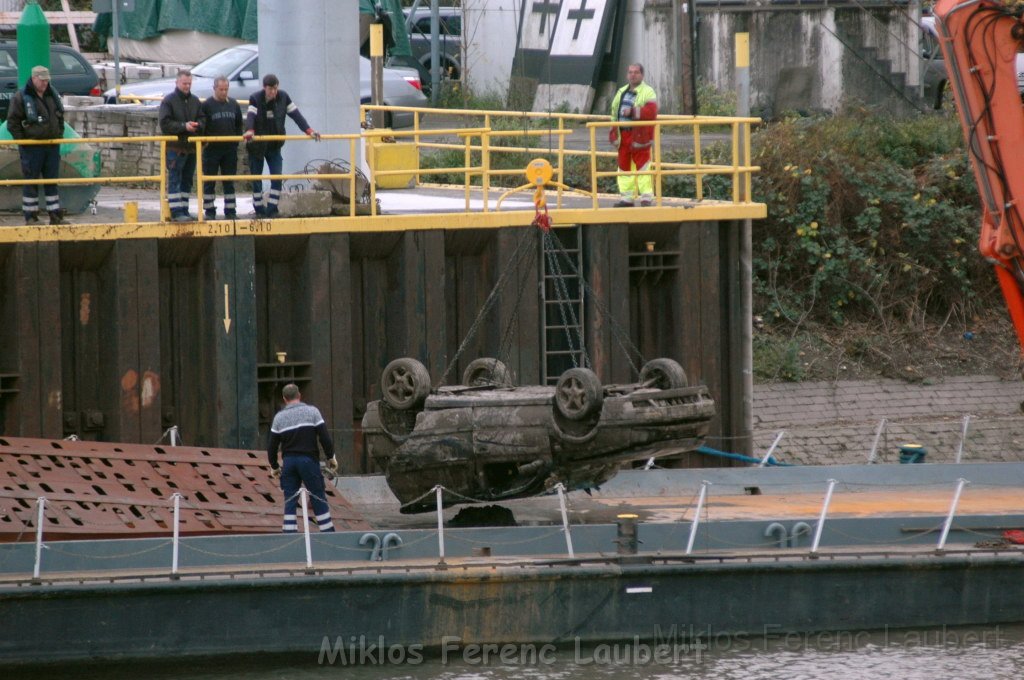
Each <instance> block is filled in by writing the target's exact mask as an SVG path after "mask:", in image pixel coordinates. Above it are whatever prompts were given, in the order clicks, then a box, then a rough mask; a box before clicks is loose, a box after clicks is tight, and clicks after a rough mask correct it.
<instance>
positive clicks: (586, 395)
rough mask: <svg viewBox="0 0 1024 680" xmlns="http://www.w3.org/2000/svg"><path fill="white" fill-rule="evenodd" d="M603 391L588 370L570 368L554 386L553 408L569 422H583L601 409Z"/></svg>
mask: <svg viewBox="0 0 1024 680" xmlns="http://www.w3.org/2000/svg"><path fill="white" fill-rule="evenodd" d="M603 400H604V389H603V388H602V387H601V381H600V380H599V379H598V377H597V374H596V373H594V372H593V371H591V370H590V369H589V368H570V369H569V370H568V371H566V372H565V373H563V374H562V375H561V377H560V378H559V379H558V384H557V385H555V408H557V409H558V412H559V413H561V414H562V415H563V416H565V417H566V418H568V419H569V420H583V419H584V418H586V417H587V416H589V415H591V414H593V413H595V412H596V411H598V410H599V409H600V408H601V402H602V401H603Z"/></svg>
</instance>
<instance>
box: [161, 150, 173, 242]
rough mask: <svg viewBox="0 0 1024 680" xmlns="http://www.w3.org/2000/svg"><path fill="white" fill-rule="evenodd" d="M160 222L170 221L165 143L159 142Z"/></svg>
mask: <svg viewBox="0 0 1024 680" xmlns="http://www.w3.org/2000/svg"><path fill="white" fill-rule="evenodd" d="M159 165H160V221H161V222H166V221H168V220H169V219H171V208H170V206H169V205H167V142H166V141H163V140H161V141H160V163H159Z"/></svg>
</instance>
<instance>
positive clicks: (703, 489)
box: [686, 432, 782, 555]
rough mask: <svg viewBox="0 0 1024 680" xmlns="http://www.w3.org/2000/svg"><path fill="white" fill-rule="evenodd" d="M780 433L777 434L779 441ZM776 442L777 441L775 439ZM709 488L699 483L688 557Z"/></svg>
mask: <svg viewBox="0 0 1024 680" xmlns="http://www.w3.org/2000/svg"><path fill="white" fill-rule="evenodd" d="M781 437H782V433H781V432H780V433H779V438H780V439H781ZM776 441H778V439H776ZM709 486H711V482H709V481H706V480H705V481H702V482H701V483H700V497H699V498H698V499H697V509H696V510H695V511H694V513H693V523H692V524H690V539H689V540H688V541H687V542H686V554H687V555H689V554H690V553H691V552H693V542H694V541H696V540H697V527H698V526H699V525H700V513H701V510H703V509H704V499H705V498H707V495H708V487H709Z"/></svg>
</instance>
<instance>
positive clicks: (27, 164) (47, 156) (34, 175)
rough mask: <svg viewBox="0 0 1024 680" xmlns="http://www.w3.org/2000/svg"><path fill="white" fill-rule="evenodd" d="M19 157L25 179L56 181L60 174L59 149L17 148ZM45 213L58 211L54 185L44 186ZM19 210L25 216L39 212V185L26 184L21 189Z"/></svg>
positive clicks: (58, 204)
mask: <svg viewBox="0 0 1024 680" xmlns="http://www.w3.org/2000/svg"><path fill="white" fill-rule="evenodd" d="M18 153H19V155H20V156H21V174H22V176H23V177H24V178H25V179H56V178H57V176H58V175H59V174H60V147H59V146H58V145H56V144H52V145H49V146H21V147H18ZM43 189H44V191H45V193H46V211H47V212H52V211H54V210H60V196H59V195H58V193H57V185H56V184H44V185H43ZM21 209H22V212H24V213H25V215H26V216H28V215H30V214H36V213H38V212H39V185H38V184H26V185H25V186H23V187H22V188H21Z"/></svg>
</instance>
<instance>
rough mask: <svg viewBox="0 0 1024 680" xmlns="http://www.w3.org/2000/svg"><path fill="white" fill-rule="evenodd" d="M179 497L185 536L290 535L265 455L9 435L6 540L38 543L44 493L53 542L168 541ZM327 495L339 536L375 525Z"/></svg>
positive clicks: (0, 527) (332, 492)
mask: <svg viewBox="0 0 1024 680" xmlns="http://www.w3.org/2000/svg"><path fill="white" fill-rule="evenodd" d="M175 493H180V494H181V495H182V497H183V498H182V501H181V511H180V527H179V531H180V533H181V535H183V536H186V535H192V536H198V535H212V534H230V533H275V532H279V531H280V530H281V513H282V506H283V495H282V493H281V489H280V488H279V486H278V484H277V481H276V480H274V479H271V477H270V468H269V466H268V465H267V462H266V454H265V453H264V452H261V451H251V450H238V449H215V448H199V447H190V446H177V447H171V446H143V445H139V444H109V443H102V442H90V441H66V440H47V439H26V438H20V437H0V542H6V543H10V542H18V541H31V540H35V525H36V514H37V512H38V506H37V503H36V500H37V499H38V498H39V497H40V496H43V497H45V498H46V510H45V524H44V528H43V530H44V535H45V538H46V540H48V541H52V540H61V539H85V538H127V537H133V538H137V537H145V536H167V535H170V533H171V531H172V526H171V525H172V522H173V517H174V502H173V500H172V498H171V496H172V495H173V494H175ZM327 496H328V502H329V503H330V506H331V516H332V518H333V520H334V524H335V526H336V527H337V529H339V530H347V529H351V530H358V529H366V528H369V525H368V524H367V523H366V521H365V520H364V519H363V518H362V516H361V515H359V513H357V512H356V511H355V510H354V509H353V508H352V506H351V505H350V504H349V503H348V501H347V500H345V498H344V497H343V496H341V494H339V493H338V491H337V490H336V489H335V488H334V487H333V486H332V485H328V486H327ZM300 512H301V510H300ZM310 512H311V513H312V509H310Z"/></svg>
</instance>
